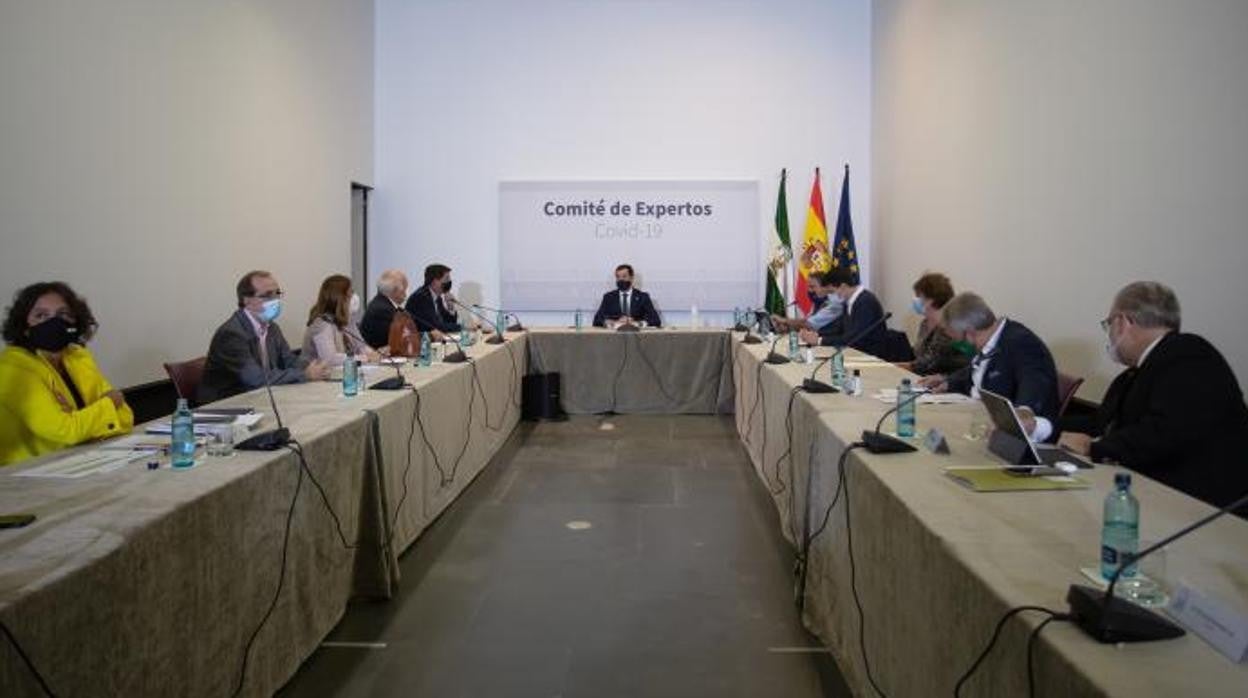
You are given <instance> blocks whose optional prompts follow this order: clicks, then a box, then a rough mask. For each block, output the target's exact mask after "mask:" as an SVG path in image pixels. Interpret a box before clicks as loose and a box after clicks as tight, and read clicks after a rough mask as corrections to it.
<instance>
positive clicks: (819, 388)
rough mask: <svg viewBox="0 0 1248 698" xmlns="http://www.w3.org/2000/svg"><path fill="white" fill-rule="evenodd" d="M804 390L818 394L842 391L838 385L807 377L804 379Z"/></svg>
mask: <svg viewBox="0 0 1248 698" xmlns="http://www.w3.org/2000/svg"><path fill="white" fill-rule="evenodd" d="M802 390H805V391H806V392H808V393H815V394H816V395H824V394H828V393H839V392H841V391H840V390H837V388H836V386H833V385H828V384H827V383H824V382H823V381H817V380H815V379H814V378H807V379H806V380H804V381H802Z"/></svg>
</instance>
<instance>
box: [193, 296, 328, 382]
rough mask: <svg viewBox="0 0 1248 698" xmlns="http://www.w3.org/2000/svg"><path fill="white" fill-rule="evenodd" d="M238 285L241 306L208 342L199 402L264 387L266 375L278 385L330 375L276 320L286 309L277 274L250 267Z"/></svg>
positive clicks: (239, 304) (318, 378)
mask: <svg viewBox="0 0 1248 698" xmlns="http://www.w3.org/2000/svg"><path fill="white" fill-rule="evenodd" d="M236 290H237V293H238V310H237V311H236V312H235V313H234V314H233V315H231V316H230V318H229V319H228V320H226V321H225V322H224V323H222V325H221V326H220V327H218V328H217V331H216V333H215V334H213V335H212V344H211V345H209V347H208V359H207V361H206V362H205V364H204V377H203V379H202V380H201V382H200V384H199V393H198V395H197V397H198V401H199V404H201V405H202V404H204V403H208V402H213V401H215V400H221V399H223V398H227V397H229V396H231V395H237V394H238V393H243V392H247V391H248V390H255V389H256V388H260V387H263V386H264V384H265V382H266V376H267V382H268V383H271V384H274V385H279V384H282V383H302V382H303V381H308V380H324V379H325V378H326V377H328V376H329V367H328V366H326V365H325V364H324V363H322V362H320V361H311V362H309V361H307V360H306V359H301V358H298V357H296V356H295V355H294V353H293V352H291V350H290V345H289V344H287V343H286V338H285V337H284V336H282V328H281V327H278V325H277V324H276V323H275V322H274V320H277V316H278V315H280V314H281V312H282V288H281V286H279V285H278V283H277V279H274V278H273V275H272V274H270V273H269V272H267V271H251V272H248V273H247V274H245V275H244V276H243V278H241V279H239V281H238V287H237V289H236Z"/></svg>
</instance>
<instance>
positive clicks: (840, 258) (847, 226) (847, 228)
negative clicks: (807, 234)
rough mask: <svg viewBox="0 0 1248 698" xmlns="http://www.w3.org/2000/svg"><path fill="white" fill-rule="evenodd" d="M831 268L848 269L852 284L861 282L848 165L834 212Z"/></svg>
mask: <svg viewBox="0 0 1248 698" xmlns="http://www.w3.org/2000/svg"><path fill="white" fill-rule="evenodd" d="M832 268H833V269H848V270H849V271H850V272H852V273H853V275H854V284H855V285H857V284H859V283H861V282H862V280H861V279H860V278H859V274H858V248H857V247H855V246H854V222H853V221H852V220H850V218H849V165H846V166H845V181H844V182H842V183H841V208H840V210H838V211H837V212H836V235H835V236H834V237H833V238H832Z"/></svg>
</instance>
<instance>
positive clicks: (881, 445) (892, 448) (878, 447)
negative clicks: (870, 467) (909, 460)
mask: <svg viewBox="0 0 1248 698" xmlns="http://www.w3.org/2000/svg"><path fill="white" fill-rule="evenodd" d="M862 443H863V444H864V445H865V446H866V449H867V450H868V451H870V452H872V453H910V452H912V451H917V450H919V449H917V448H915V447H914V446H912V445H910V444H908V443H906V442H905V441H902V440H901V439H898V438H896V437H893V436H889V435H888V434H881V433H880V432H878V431H864V432H862Z"/></svg>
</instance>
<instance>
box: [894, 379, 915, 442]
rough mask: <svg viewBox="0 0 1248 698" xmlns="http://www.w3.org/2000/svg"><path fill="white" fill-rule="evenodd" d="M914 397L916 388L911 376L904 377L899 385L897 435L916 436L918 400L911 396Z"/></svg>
mask: <svg viewBox="0 0 1248 698" xmlns="http://www.w3.org/2000/svg"><path fill="white" fill-rule="evenodd" d="M913 397H914V388H913V387H911V385H910V379H909V378H902V379H901V385H900V386H898V387H897V435H898V436H903V437H910V436H914V422H915V415H914V413H915V409H914V403H915V402H917V401H916V400H913V399H911V398H913Z"/></svg>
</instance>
